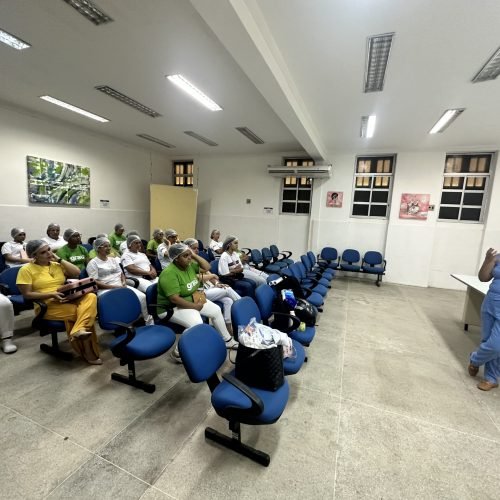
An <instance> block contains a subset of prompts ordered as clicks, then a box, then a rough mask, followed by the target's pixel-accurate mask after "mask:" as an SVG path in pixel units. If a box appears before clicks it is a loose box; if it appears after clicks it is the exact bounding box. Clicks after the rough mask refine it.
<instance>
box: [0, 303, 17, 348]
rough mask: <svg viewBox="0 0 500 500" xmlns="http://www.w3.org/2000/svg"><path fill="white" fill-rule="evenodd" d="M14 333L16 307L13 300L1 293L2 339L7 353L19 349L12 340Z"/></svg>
mask: <svg viewBox="0 0 500 500" xmlns="http://www.w3.org/2000/svg"><path fill="white" fill-rule="evenodd" d="M13 335H14V307H13V306H12V302H11V301H10V300H9V299H8V298H7V297H6V296H5V295H2V294H0V339H1V341H2V351H3V352H4V353H5V354H12V353H13V352H16V351H17V346H16V345H15V344H14V343H13V342H12V337H13Z"/></svg>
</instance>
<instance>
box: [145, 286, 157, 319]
mask: <svg viewBox="0 0 500 500" xmlns="http://www.w3.org/2000/svg"><path fill="white" fill-rule="evenodd" d="M157 300H158V283H153V284H152V285H149V286H148V287H147V288H146V304H147V306H148V313H149V314H151V315H152V316H153V317H154V318H156V317H157V316H158V312H157V310H156V307H155V306H150V304H157V302H156V301H157Z"/></svg>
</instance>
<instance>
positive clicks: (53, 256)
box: [49, 250, 59, 262]
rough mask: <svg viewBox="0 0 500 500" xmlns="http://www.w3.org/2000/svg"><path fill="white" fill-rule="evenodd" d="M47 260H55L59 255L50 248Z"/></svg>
mask: <svg viewBox="0 0 500 500" xmlns="http://www.w3.org/2000/svg"><path fill="white" fill-rule="evenodd" d="M49 260H51V261H52V262H57V261H58V260H59V257H58V256H57V255H56V254H55V253H54V252H53V251H52V250H51V251H50V255H49Z"/></svg>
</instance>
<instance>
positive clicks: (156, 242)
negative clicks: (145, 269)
mask: <svg viewBox="0 0 500 500" xmlns="http://www.w3.org/2000/svg"><path fill="white" fill-rule="evenodd" d="M164 236H165V233H164V232H163V229H155V230H154V231H153V238H152V239H150V240H149V241H148V245H147V246H146V255H147V256H148V257H151V258H152V259H156V257H157V253H158V247H159V246H160V245H161V244H162V243H163V238H164Z"/></svg>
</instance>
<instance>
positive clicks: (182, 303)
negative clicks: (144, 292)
mask: <svg viewBox="0 0 500 500" xmlns="http://www.w3.org/2000/svg"><path fill="white" fill-rule="evenodd" d="M168 300H170V302H171V303H172V304H173V305H174V306H176V307H179V308H181V309H196V310H197V311H201V310H202V309H203V304H201V303H200V302H189V300H186V299H183V298H182V297H181V296H180V295H178V294H176V295H169V296H168Z"/></svg>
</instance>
